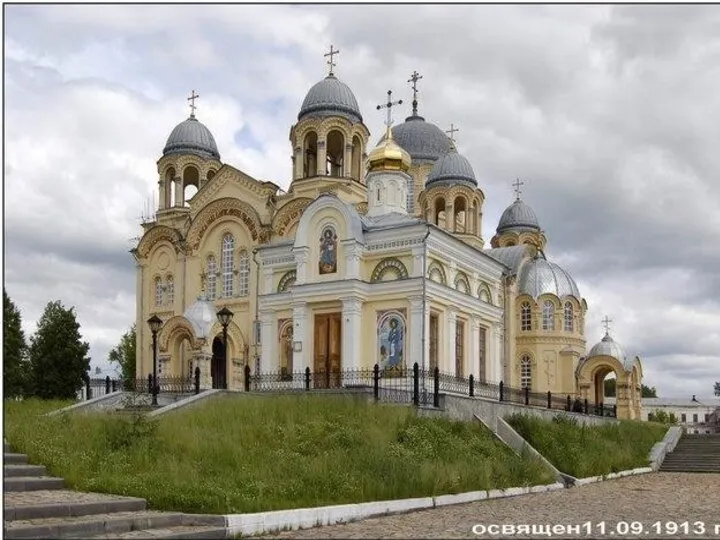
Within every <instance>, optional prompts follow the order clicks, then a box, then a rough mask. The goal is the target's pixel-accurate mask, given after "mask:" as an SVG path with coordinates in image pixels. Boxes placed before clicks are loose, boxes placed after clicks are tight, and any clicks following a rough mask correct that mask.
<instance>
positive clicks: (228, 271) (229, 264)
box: [222, 234, 235, 298]
mask: <svg viewBox="0 0 720 540" xmlns="http://www.w3.org/2000/svg"><path fill="white" fill-rule="evenodd" d="M234 251H235V239H234V238H233V236H232V234H226V235H225V236H223V241H222V279H223V296H224V297H225V298H230V297H231V296H232V295H233V252H234Z"/></svg>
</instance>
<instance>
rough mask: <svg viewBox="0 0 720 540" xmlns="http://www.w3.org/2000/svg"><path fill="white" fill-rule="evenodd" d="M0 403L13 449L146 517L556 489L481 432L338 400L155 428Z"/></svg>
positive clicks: (259, 405)
mask: <svg viewBox="0 0 720 540" xmlns="http://www.w3.org/2000/svg"><path fill="white" fill-rule="evenodd" d="M5 405H6V407H5V430H6V437H7V439H8V440H9V441H10V442H11V444H12V445H13V446H14V447H15V448H17V449H18V450H17V451H20V452H24V453H27V454H29V455H30V457H31V460H32V461H33V462H36V463H42V464H43V465H46V466H48V468H49V470H50V471H51V473H52V474H54V475H58V476H62V477H64V478H65V479H66V480H67V482H68V484H69V485H70V486H72V487H73V488H75V489H80V490H88V491H100V492H108V493H116V494H121V495H131V496H137V497H144V498H147V500H148V502H149V503H150V505H151V506H152V507H153V508H155V509H163V510H177V511H185V512H196V513H240V512H257V511H265V510H278V509H285V508H302V507H310V506H319V505H329V504H346V503H355V502H363V501H374V500H387V499H399V498H405V497H420V496H432V495H441V494H447V493H458V492H463V491H473V490H484V489H493V488H503V487H511V486H523V485H536V484H547V483H551V482H553V481H554V478H553V477H552V474H551V473H550V472H549V471H547V470H546V469H545V468H544V467H543V466H542V465H540V464H539V463H537V462H536V461H531V460H529V459H521V458H519V457H518V456H516V455H515V454H513V453H512V452H511V451H510V450H508V449H507V448H505V447H504V446H503V445H501V444H500V443H498V442H497V441H496V440H495V439H494V437H493V436H492V435H491V433H490V432H489V431H487V430H486V429H485V428H484V427H482V426H481V425H479V424H469V423H462V422H453V421H449V420H446V419H439V418H433V419H429V418H418V417H417V416H416V415H415V414H414V412H413V410H412V409H411V408H410V407H400V406H391V405H378V404H373V403H368V402H366V401H364V400H363V401H359V400H356V399H352V398H348V397H342V396H338V397H321V396H307V395H304V396H303V395H300V396H227V397H221V398H216V399H211V400H208V401H206V402H204V403H202V404H198V406H196V407H194V408H189V409H186V410H179V411H177V412H175V413H170V414H168V415H166V416H162V417H160V418H159V419H158V420H155V421H148V420H146V419H145V418H143V417H136V418H134V419H127V418H119V417H117V416H112V415H107V414H65V415H59V416H56V417H52V418H48V417H44V416H39V415H38V413H39V412H42V410H41V409H43V408H45V410H48V409H50V408H52V407H51V406H49V405H46V404H39V403H38V402H32V401H29V402H24V403H22V404H17V405H15V404H12V403H9V402H6V404H5ZM138 418H139V419H138Z"/></svg>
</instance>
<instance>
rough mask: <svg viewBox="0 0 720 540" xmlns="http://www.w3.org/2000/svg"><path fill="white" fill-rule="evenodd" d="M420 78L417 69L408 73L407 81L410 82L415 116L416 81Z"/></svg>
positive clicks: (415, 114)
mask: <svg viewBox="0 0 720 540" xmlns="http://www.w3.org/2000/svg"><path fill="white" fill-rule="evenodd" d="M420 79H422V75H420V74H419V73H418V72H417V71H413V72H412V75H410V78H409V79H408V82H411V83H412V89H413V103H412V105H413V116H417V82H418V81H419V80H420Z"/></svg>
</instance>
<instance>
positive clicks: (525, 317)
mask: <svg viewBox="0 0 720 540" xmlns="http://www.w3.org/2000/svg"><path fill="white" fill-rule="evenodd" d="M520 330H522V331H523V332H529V331H530V330H532V313H531V311H530V302H523V303H522V306H520Z"/></svg>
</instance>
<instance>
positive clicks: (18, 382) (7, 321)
mask: <svg viewBox="0 0 720 540" xmlns="http://www.w3.org/2000/svg"><path fill="white" fill-rule="evenodd" d="M27 382H28V362H27V344H26V342H25V333H24V332H23V329H22V316H21V315H20V310H18V308H17V307H16V306H15V304H14V303H13V301H12V300H10V297H9V296H8V295H7V292H5V289H3V387H4V391H5V396H6V397H17V396H22V395H24V394H25V393H26V392H27Z"/></svg>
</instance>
